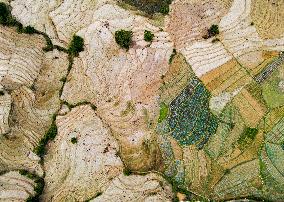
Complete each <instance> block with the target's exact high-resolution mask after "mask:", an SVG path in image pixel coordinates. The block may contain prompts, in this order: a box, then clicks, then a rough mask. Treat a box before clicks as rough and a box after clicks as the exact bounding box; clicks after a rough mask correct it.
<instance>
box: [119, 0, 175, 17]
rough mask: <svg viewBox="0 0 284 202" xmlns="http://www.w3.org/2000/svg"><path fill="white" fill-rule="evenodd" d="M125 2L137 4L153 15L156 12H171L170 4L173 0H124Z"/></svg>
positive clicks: (139, 7)
mask: <svg viewBox="0 0 284 202" xmlns="http://www.w3.org/2000/svg"><path fill="white" fill-rule="evenodd" d="M122 1H123V2H125V3H128V4H130V5H132V6H135V7H136V8H138V9H139V10H141V11H144V12H145V13H146V14H148V15H149V16H152V15H153V14H155V13H163V14H168V13H169V5H170V4H171V3H172V0H151V1H149V0H122Z"/></svg>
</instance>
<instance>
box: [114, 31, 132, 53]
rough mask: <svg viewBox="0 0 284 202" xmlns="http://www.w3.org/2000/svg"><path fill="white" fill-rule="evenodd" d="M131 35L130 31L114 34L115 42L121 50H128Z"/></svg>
mask: <svg viewBox="0 0 284 202" xmlns="http://www.w3.org/2000/svg"><path fill="white" fill-rule="evenodd" d="M132 34H133V33H132V31H126V30H122V29H121V30H118V31H116V32H115V41H116V43H117V44H118V45H119V46H120V47H121V48H124V49H126V50H129V47H130V45H131V43H132Z"/></svg>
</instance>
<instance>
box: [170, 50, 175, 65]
mask: <svg viewBox="0 0 284 202" xmlns="http://www.w3.org/2000/svg"><path fill="white" fill-rule="evenodd" d="M176 54H177V50H176V49H173V52H172V54H171V56H170V59H169V64H172V62H173V59H174V57H175V55H176Z"/></svg>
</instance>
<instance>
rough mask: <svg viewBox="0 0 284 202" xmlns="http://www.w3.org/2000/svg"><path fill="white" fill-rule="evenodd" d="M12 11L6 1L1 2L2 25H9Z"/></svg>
mask: <svg viewBox="0 0 284 202" xmlns="http://www.w3.org/2000/svg"><path fill="white" fill-rule="evenodd" d="M9 15H10V11H9V8H8V6H7V5H6V4H5V3H2V2H1V3H0V23H1V24H2V25H7V23H8V18H9Z"/></svg>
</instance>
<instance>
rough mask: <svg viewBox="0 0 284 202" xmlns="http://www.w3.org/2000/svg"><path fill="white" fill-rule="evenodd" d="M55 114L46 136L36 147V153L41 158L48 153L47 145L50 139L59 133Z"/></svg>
mask: <svg viewBox="0 0 284 202" xmlns="http://www.w3.org/2000/svg"><path fill="white" fill-rule="evenodd" d="M55 118H56V117H55V116H53V120H52V124H51V126H50V128H49V129H48V131H47V133H46V134H45V135H44V137H43V138H42V139H41V140H40V141H39V144H38V146H37V147H36V148H35V149H34V152H35V154H37V155H38V156H40V157H41V158H42V157H43V156H44V155H45V154H46V150H45V146H46V145H47V143H48V142H49V141H50V140H54V138H55V137H56V135H57V126H56V123H55Z"/></svg>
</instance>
